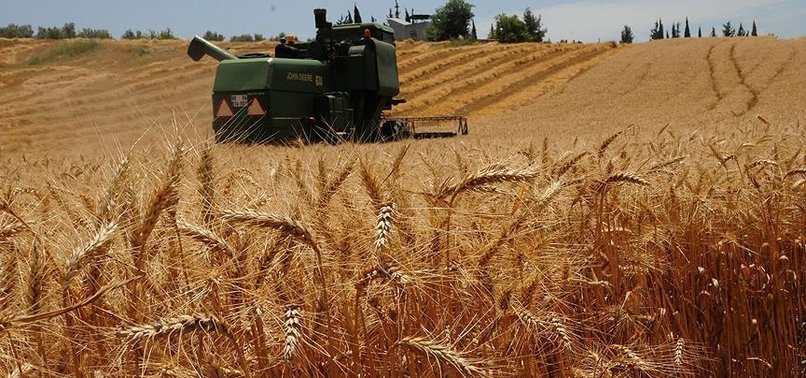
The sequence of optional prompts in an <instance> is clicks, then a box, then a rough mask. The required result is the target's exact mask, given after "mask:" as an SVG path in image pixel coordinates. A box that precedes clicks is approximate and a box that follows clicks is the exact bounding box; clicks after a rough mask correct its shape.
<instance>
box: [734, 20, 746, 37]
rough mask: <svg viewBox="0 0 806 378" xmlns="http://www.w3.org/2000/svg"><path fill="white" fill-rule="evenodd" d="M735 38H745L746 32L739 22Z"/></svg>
mask: <svg viewBox="0 0 806 378" xmlns="http://www.w3.org/2000/svg"><path fill="white" fill-rule="evenodd" d="M736 36H737V37H747V32H746V31H744V25H742V23H741V22H740V23H739V30H737V31H736Z"/></svg>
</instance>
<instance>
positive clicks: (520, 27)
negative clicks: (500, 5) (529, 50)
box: [495, 13, 530, 43]
mask: <svg viewBox="0 0 806 378" xmlns="http://www.w3.org/2000/svg"><path fill="white" fill-rule="evenodd" d="M495 36H496V38H498V41H499V42H503V43H515V42H524V41H528V40H529V39H530V36H529V33H528V31H527V30H526V24H524V23H523V21H521V20H520V18H518V16H517V15H512V16H508V15H506V14H504V13H501V14H499V15H498V16H495Z"/></svg>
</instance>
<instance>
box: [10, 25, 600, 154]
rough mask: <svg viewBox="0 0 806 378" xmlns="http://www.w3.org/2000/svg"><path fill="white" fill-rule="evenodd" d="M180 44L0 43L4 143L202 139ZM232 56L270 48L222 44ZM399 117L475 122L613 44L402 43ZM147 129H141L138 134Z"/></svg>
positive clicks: (202, 103) (191, 65) (202, 89)
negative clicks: (158, 136)
mask: <svg viewBox="0 0 806 378" xmlns="http://www.w3.org/2000/svg"><path fill="white" fill-rule="evenodd" d="M186 45H187V42H185V41H100V42H95V41H82V40H76V41H70V42H59V41H48V42H45V41H17V40H4V41H0V56H2V60H0V68H2V74H0V88H2V94H0V104H2V105H0V136H2V140H3V143H2V145H0V146H2V148H4V149H7V150H8V149H10V150H20V149H30V148H33V149H39V148H47V147H52V146H64V145H76V144H78V145H97V144H98V141H99V139H98V138H103V139H104V140H110V139H111V138H114V139H116V140H118V141H120V142H121V143H122V144H129V143H131V142H133V141H134V140H136V139H137V138H139V137H140V136H141V135H143V134H144V132H146V130H148V129H149V128H150V127H153V126H159V127H169V126H170V125H171V123H172V121H173V120H174V119H177V120H178V122H180V123H182V124H184V123H186V120H188V119H192V120H193V122H192V123H193V125H194V130H197V131H198V133H199V134H200V135H206V133H207V132H208V128H209V126H208V125H209V123H208V122H209V119H210V118H211V107H210V105H209V103H208V102H209V94H210V89H211V87H212V80H213V77H214V73H215V72H214V70H215V65H216V62H215V61H213V60H212V59H209V58H207V59H204V60H203V61H202V62H200V63H196V62H193V61H191V60H190V59H189V58H188V57H187V56H186V55H185V49H186ZM222 46H224V47H226V48H229V49H231V50H233V51H235V52H237V53H245V52H254V51H271V50H273V44H271V43H269V42H262V43H222ZM398 51H399V67H400V79H401V82H402V94H401V95H402V97H404V98H406V99H408V100H409V102H408V103H407V104H405V105H403V106H401V107H399V108H398V109H396V110H395V112H394V114H397V115H437V114H462V115H469V116H471V117H474V118H479V117H482V116H488V115H491V114H497V113H500V112H502V111H505V110H511V109H515V108H517V107H519V106H520V105H523V104H526V103H528V102H529V101H530V99H531V98H532V97H534V96H538V95H541V94H543V93H546V92H547V91H549V90H551V89H554V88H557V87H559V86H561V85H562V84H563V83H565V82H567V81H568V80H570V79H571V78H572V77H574V76H575V75H577V74H578V73H579V72H582V71H584V70H585V69H588V68H589V67H591V66H592V65H594V64H595V63H596V62H597V61H600V60H602V59H604V58H605V57H607V56H609V55H611V54H612V53H613V52H615V51H616V49H614V48H613V45H612V44H598V45H585V46H583V45H570V44H564V45H540V44H517V45H498V44H486V45H470V46H458V45H452V44H449V43H423V42H411V41H408V42H403V43H401V44H400V46H399V49H398ZM146 134H149V133H146Z"/></svg>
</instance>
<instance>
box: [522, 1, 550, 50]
mask: <svg viewBox="0 0 806 378" xmlns="http://www.w3.org/2000/svg"><path fill="white" fill-rule="evenodd" d="M523 23H524V24H525V25H526V33H527V34H529V39H530V40H532V41H535V42H543V39H544V38H545V37H546V29H545V28H543V17H542V16H537V17H535V14H534V13H532V10H531V9H530V8H526V11H524V12H523Z"/></svg>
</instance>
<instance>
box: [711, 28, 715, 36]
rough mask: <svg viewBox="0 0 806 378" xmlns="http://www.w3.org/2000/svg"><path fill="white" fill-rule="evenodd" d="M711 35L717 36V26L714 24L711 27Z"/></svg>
mask: <svg viewBox="0 0 806 378" xmlns="http://www.w3.org/2000/svg"><path fill="white" fill-rule="evenodd" d="M711 37H716V28H715V27H713V26H712V27H711Z"/></svg>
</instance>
